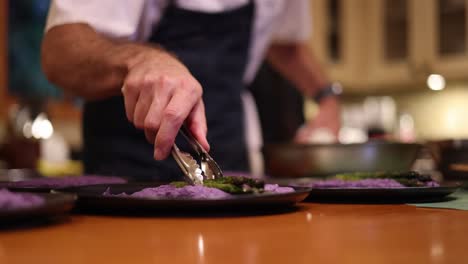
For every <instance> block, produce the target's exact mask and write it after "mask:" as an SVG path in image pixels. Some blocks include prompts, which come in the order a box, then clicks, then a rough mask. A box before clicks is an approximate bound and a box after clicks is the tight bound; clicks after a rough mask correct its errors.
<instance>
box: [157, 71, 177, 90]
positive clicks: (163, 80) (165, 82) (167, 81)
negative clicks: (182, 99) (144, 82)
mask: <svg viewBox="0 0 468 264" xmlns="http://www.w3.org/2000/svg"><path fill="white" fill-rule="evenodd" d="M159 84H160V85H161V86H162V87H165V88H167V87H172V86H173V84H174V80H173V79H172V78H171V77H170V76H167V75H166V74H162V75H161V76H160V77H159Z"/></svg>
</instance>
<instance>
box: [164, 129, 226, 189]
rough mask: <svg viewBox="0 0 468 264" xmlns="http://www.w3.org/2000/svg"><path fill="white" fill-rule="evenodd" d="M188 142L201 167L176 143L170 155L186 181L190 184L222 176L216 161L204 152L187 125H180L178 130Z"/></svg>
mask: <svg viewBox="0 0 468 264" xmlns="http://www.w3.org/2000/svg"><path fill="white" fill-rule="evenodd" d="M179 132H180V133H181V134H182V136H184V138H185V139H186V140H187V141H188V142H189V144H190V146H191V147H192V148H193V149H194V150H195V152H196V154H197V155H198V158H199V159H200V164H201V168H200V166H199V165H198V162H197V161H196V160H195V159H194V158H193V157H192V155H190V154H189V153H187V152H184V151H182V150H180V149H179V148H178V147H177V145H176V144H174V146H173V147H172V151H171V153H172V156H173V157H174V159H175V160H176V162H177V164H178V165H179V167H180V168H181V170H182V172H183V173H184V175H185V178H186V180H187V182H189V183H190V184H192V185H194V184H203V180H205V179H215V178H218V177H223V173H222V171H221V168H220V167H219V166H218V164H217V163H216V161H214V159H213V158H212V157H211V156H210V155H209V154H208V152H206V150H205V149H204V148H203V147H202V145H201V144H200V143H199V142H198V141H197V140H196V139H195V137H194V136H193V135H192V133H191V132H190V131H189V130H188V129H187V127H185V126H182V128H181V129H180V131H179Z"/></svg>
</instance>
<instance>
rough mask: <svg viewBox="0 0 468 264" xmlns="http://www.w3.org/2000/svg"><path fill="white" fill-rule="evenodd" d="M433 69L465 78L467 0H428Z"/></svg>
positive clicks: (467, 36)
mask: <svg viewBox="0 0 468 264" xmlns="http://www.w3.org/2000/svg"><path fill="white" fill-rule="evenodd" d="M426 5H427V9H428V12H427V15H428V18H427V21H428V24H427V25H428V26H427V29H428V31H427V33H428V34H427V43H428V44H429V53H428V54H427V55H428V62H429V65H430V69H431V70H432V71H433V72H435V73H439V74H442V75H444V76H445V77H446V78H448V79H462V78H466V76H467V69H468V18H467V17H468V0H429V1H427V4H426Z"/></svg>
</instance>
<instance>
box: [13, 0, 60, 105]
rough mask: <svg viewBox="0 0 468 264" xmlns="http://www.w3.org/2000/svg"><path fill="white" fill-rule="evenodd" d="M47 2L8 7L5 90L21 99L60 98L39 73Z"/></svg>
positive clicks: (17, 1)
mask: <svg viewBox="0 0 468 264" xmlns="http://www.w3.org/2000/svg"><path fill="white" fill-rule="evenodd" d="M49 3H50V0H35V1H30V0H15V1H9V4H8V9H9V10H8V12H9V16H8V81H9V84H8V86H9V87H8V90H9V92H10V94H13V95H16V96H19V97H21V98H34V99H46V98H60V97H61V95H62V93H61V91H60V90H59V89H57V88H56V87H55V86H53V85H52V84H51V83H49V82H48V81H47V79H46V77H45V76H44V74H43V72H42V70H41V64H40V49H41V40H42V37H43V35H44V26H45V21H46V18H47V11H48V7H49Z"/></svg>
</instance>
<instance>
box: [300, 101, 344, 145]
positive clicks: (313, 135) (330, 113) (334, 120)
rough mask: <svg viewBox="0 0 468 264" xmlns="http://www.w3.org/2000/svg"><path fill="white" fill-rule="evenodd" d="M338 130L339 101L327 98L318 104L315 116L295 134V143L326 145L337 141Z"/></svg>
mask: <svg viewBox="0 0 468 264" xmlns="http://www.w3.org/2000/svg"><path fill="white" fill-rule="evenodd" d="M339 129H340V103H339V100H338V99H337V98H336V97H332V96H331V97H327V98H324V99H323V100H322V101H321V102H320V105H319V110H318V114H317V116H315V118H312V119H311V120H310V121H308V122H307V123H306V124H304V125H303V126H302V127H301V128H300V129H299V130H298V131H297V132H296V137H295V142H296V143H304V144H306V143H311V141H317V142H320V141H322V142H328V143H329V142H330V141H337V139H338V132H339ZM324 131H325V132H324ZM327 132H328V133H327Z"/></svg>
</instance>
